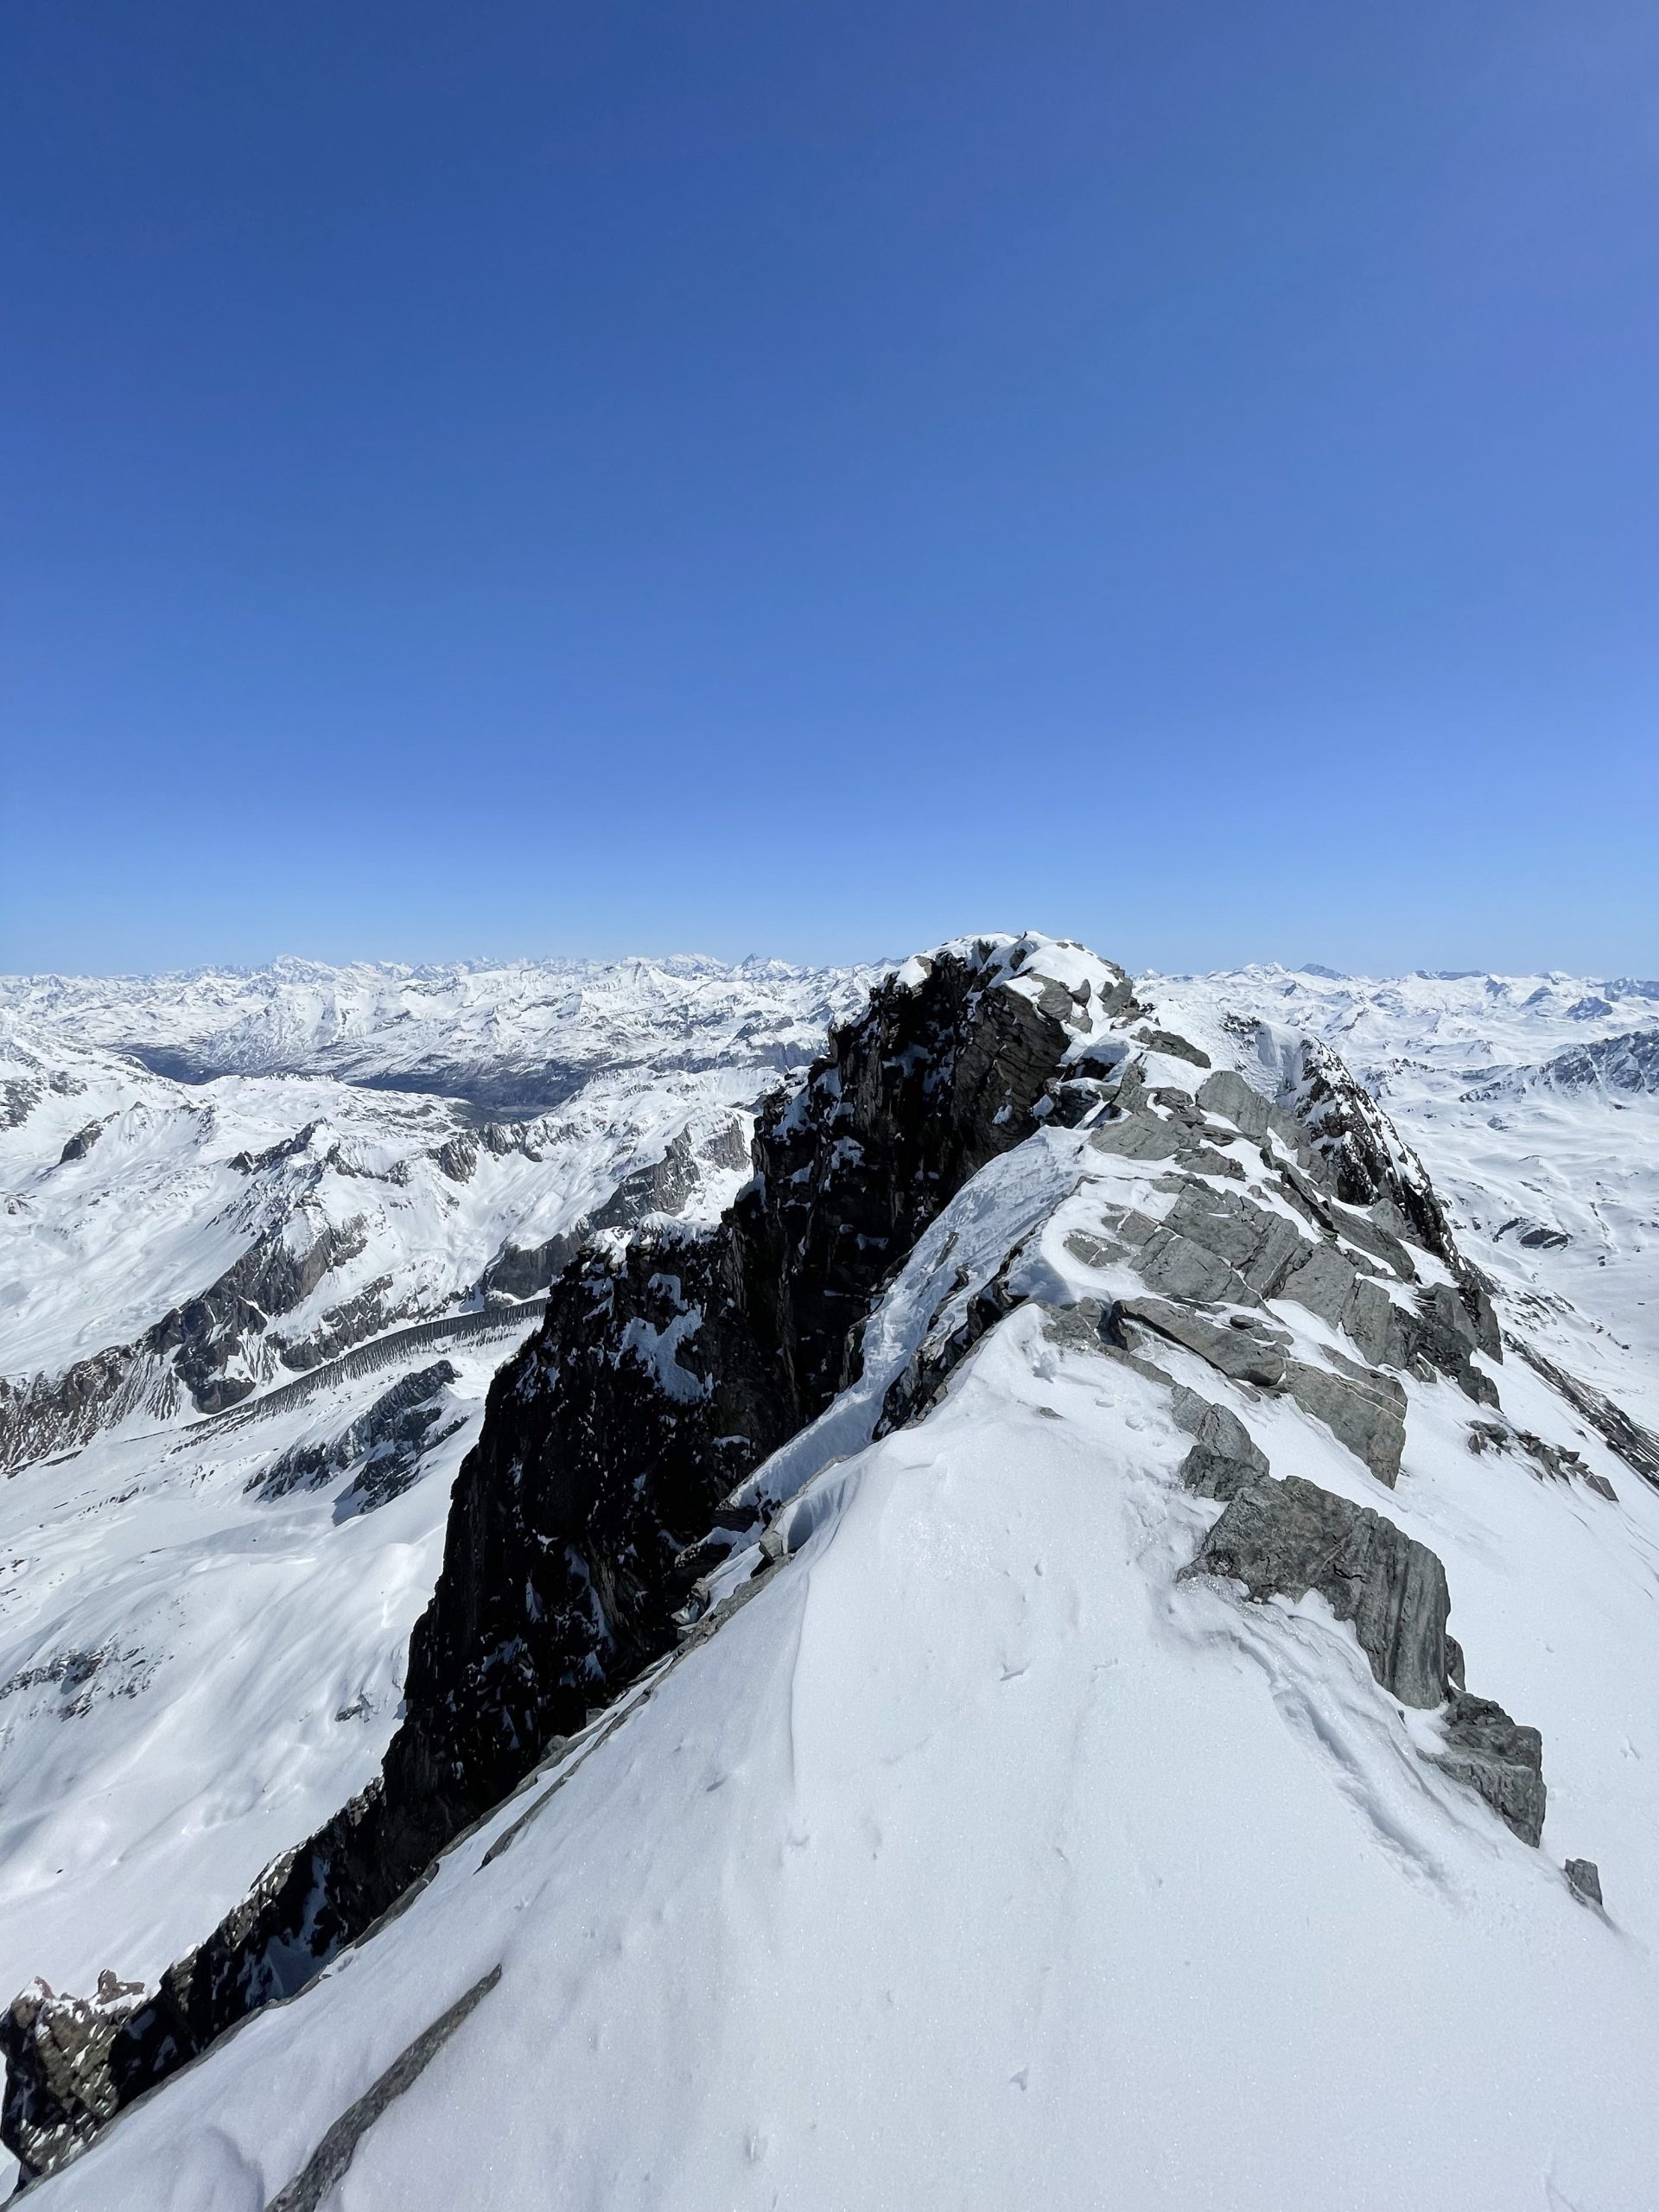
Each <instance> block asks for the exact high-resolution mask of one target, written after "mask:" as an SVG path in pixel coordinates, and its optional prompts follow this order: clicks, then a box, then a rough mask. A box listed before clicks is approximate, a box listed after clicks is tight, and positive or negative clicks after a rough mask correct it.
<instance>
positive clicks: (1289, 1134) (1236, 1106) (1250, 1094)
mask: <svg viewBox="0 0 1659 2212" xmlns="http://www.w3.org/2000/svg"><path fill="white" fill-rule="evenodd" d="M1198 1104H1199V1105H1200V1106H1202V1107H1203V1109H1205V1113H1207V1114H1222V1115H1224V1116H1226V1118H1227V1120H1228V1121H1230V1122H1231V1123H1232V1124H1233V1127H1234V1128H1236V1129H1241V1130H1242V1131H1243V1134H1244V1135H1246V1136H1247V1137H1254V1138H1255V1140H1256V1141H1257V1142H1258V1143H1260V1142H1261V1141H1262V1139H1263V1138H1265V1137H1267V1136H1269V1135H1272V1136H1276V1137H1277V1138H1278V1139H1279V1141H1280V1142H1281V1144H1284V1145H1287V1146H1288V1147H1289V1148H1290V1151H1291V1153H1292V1154H1293V1155H1294V1154H1297V1153H1299V1152H1300V1151H1301V1150H1302V1149H1303V1147H1305V1145H1306V1131H1305V1130H1303V1129H1302V1128H1300V1125H1299V1124H1298V1122H1296V1120H1295V1118H1294V1116H1292V1115H1289V1114H1287V1113H1286V1112H1285V1111H1284V1109H1282V1107H1279V1106H1275V1105H1274V1104H1272V1103H1270V1102H1269V1101H1268V1099H1265V1098H1264V1097H1263V1096H1262V1094H1261V1092H1260V1091H1259V1090H1255V1089H1253V1088H1252V1087H1251V1085H1250V1084H1248V1083H1246V1081H1245V1080H1244V1078H1243V1076H1242V1075H1240V1074H1238V1073H1237V1072H1236V1071H1235V1070H1234V1069H1232V1068H1217V1070H1216V1071H1215V1073H1214V1074H1213V1075H1210V1076H1206V1077H1205V1079H1204V1081H1203V1082H1202V1083H1201V1084H1199V1085H1198Z"/></svg>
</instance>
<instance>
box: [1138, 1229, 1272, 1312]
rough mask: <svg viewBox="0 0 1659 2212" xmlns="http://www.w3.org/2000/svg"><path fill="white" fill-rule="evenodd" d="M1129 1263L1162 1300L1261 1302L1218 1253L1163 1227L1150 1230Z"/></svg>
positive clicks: (1210, 1302)
mask: <svg viewBox="0 0 1659 2212" xmlns="http://www.w3.org/2000/svg"><path fill="white" fill-rule="evenodd" d="M1132 1264H1133V1265H1134V1268H1135V1272H1136V1274H1138V1275H1139V1276H1140V1277H1141V1281H1142V1282H1144V1283H1145V1284H1146V1286H1147V1288H1148V1289H1149V1290H1155V1291H1158V1292H1160V1294H1162V1295H1163V1296H1164V1297H1166V1298H1183V1299H1186V1300H1190V1301H1192V1303H1194V1304H1196V1305H1217V1304H1219V1305H1227V1306H1256V1305H1259V1304H1260V1303H1261V1301H1260V1300H1259V1299H1258V1298H1257V1296H1256V1294H1255V1292H1254V1291H1253V1290H1252V1289H1251V1288H1250V1286H1249V1283H1247V1282H1246V1281H1245V1280H1244V1278H1243V1275H1241V1274H1238V1273H1236V1270H1235V1269H1234V1268H1230V1266H1229V1265H1228V1263H1227V1262H1226V1261H1225V1260H1224V1259H1222V1258H1221V1257H1220V1255H1218V1254H1217V1253H1215V1252H1212V1251H1210V1250H1208V1249H1206V1248H1205V1246H1204V1245H1202V1244H1200V1243H1197V1242H1195V1241H1194V1239H1193V1238H1192V1237H1190V1236H1182V1235H1181V1234H1180V1233H1179V1230H1173V1229H1172V1228H1170V1227H1169V1226H1168V1225H1167V1224H1165V1225H1164V1226H1162V1227H1160V1228H1159V1229H1156V1230H1154V1232H1153V1234H1152V1235H1151V1236H1149V1237H1148V1238H1147V1242H1146V1243H1144V1244H1143V1245H1142V1246H1141V1249H1140V1252H1139V1253H1138V1255H1136V1257H1135V1260H1134V1262H1133V1263H1132Z"/></svg>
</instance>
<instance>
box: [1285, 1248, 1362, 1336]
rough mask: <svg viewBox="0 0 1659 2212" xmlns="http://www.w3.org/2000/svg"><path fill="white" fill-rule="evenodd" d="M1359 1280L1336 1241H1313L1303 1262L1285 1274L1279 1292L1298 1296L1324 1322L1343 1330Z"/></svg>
mask: <svg viewBox="0 0 1659 2212" xmlns="http://www.w3.org/2000/svg"><path fill="white" fill-rule="evenodd" d="M1358 1282H1359V1276H1358V1274H1357V1271H1356V1270H1355V1269H1354V1268H1352V1267H1351V1266H1350V1265H1349V1263H1348V1262H1347V1261H1346V1260H1344V1258H1343V1256H1342V1254H1341V1253H1340V1252H1338V1249H1337V1248H1336V1246H1335V1245H1334V1244H1310V1245H1309V1246H1308V1247H1307V1248H1306V1252H1305V1254H1304V1255H1303V1257H1302V1260H1301V1262H1300V1265H1299V1266H1297V1267H1296V1268H1294V1269H1293V1270H1292V1272H1291V1273H1290V1274H1287V1276H1286V1277H1285V1280H1284V1281H1283V1283H1282V1284H1281V1287H1280V1292H1279V1295H1280V1296H1281V1298H1291V1299H1294V1300H1295V1301H1296V1303H1297V1305H1299V1306H1306V1308H1307V1310H1308V1312H1309V1313H1317V1314H1318V1316H1319V1319H1320V1320H1321V1321H1324V1322H1326V1323H1328V1324H1329V1325H1330V1326H1331V1327H1332V1328H1333V1329H1339V1328H1340V1327H1341V1326H1342V1321H1343V1316H1344V1313H1346V1312H1347V1310H1348V1304H1349V1300H1351V1298H1352V1297H1353V1294H1354V1292H1355V1289H1356V1287H1357V1285H1358Z"/></svg>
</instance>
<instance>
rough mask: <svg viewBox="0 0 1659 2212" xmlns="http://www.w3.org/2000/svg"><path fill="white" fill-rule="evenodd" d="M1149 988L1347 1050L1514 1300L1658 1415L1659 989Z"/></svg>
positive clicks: (1265, 983) (1306, 981) (1505, 984)
mask: <svg viewBox="0 0 1659 2212" xmlns="http://www.w3.org/2000/svg"><path fill="white" fill-rule="evenodd" d="M1141 995H1142V996H1143V997H1144V998H1146V999H1147V1001H1148V1002H1149V1003H1151V1004H1153V1005H1155V1006H1156V1007H1160V1008H1161V1009H1163V1010H1164V1013H1165V1014H1166V1018H1167V1019H1168V1020H1170V1021H1171V1022H1172V1023H1173V1025H1174V1026H1175V1027H1179V1026H1180V1023H1181V1020H1182V1019H1183V1017H1184V1015H1185V1014H1186V1013H1187V1012H1188V1011H1189V1010H1192V1009H1196V1008H1198V1007H1203V1008H1205V1010H1206V1012H1207V1014H1209V1015H1210V1016H1211V1017H1218V1016H1220V1015H1221V1014H1224V1013H1230V1014H1233V1015H1235V1016H1242V1017H1246V1018H1253V1019H1259V1020H1264V1021H1266V1022H1267V1023H1268V1024H1269V1025H1270V1026H1271V1027H1273V1028H1274V1029H1275V1030H1277V1031H1280V1032H1289V1033H1306V1034H1308V1035H1312V1036H1315V1037H1319V1038H1320V1039H1323V1040H1324V1041H1325V1043H1326V1044H1327V1045H1329V1046H1332V1048H1333V1050H1335V1051H1336V1052H1338V1053H1340V1054H1341V1056H1342V1058H1344V1060H1345V1061H1346V1063H1347V1064H1348V1065H1349V1066H1350V1067H1351V1069H1352V1071H1353V1072H1354V1074H1355V1075H1356V1076H1357V1078H1358V1079H1359V1081H1360V1082H1361V1083H1363V1084H1364V1085H1365V1087H1366V1089H1367V1090H1370V1093H1371V1095H1372V1096H1374V1097H1376V1099H1378V1100H1379V1101H1380V1102H1381V1103H1382V1104H1383V1106H1384V1107H1385V1108H1386V1109H1387V1110H1388V1112H1389V1116H1391V1117H1392V1119H1393V1120H1394V1122H1395V1124H1396V1125H1397V1126H1398V1127H1399V1128H1401V1129H1402V1131H1403V1132H1404V1133H1405V1134H1406V1135H1408V1137H1409V1138H1410V1140H1411V1141H1412V1143H1413V1144H1414V1145H1415V1146H1416V1147H1417V1148H1418V1150H1419V1151H1420V1152H1421V1154H1422V1156H1423V1158H1424V1160H1426V1161H1427V1165H1428V1167H1429V1169H1430V1171H1431V1173H1433V1178H1434V1182H1435V1186H1436V1188H1437V1189H1438V1190H1439V1192H1440V1195H1441V1197H1442V1198H1444V1199H1445V1201H1446V1205H1447V1207H1448V1209H1449V1211H1450V1212H1451V1215H1452V1219H1453V1221H1454V1222H1455V1224H1456V1225H1457V1229H1458V1233H1459V1237H1460V1238H1461V1239H1462V1241H1463V1243H1464V1245H1465V1249H1467V1250H1468V1252H1469V1254H1470V1255H1471V1258H1473V1259H1475V1260H1476V1261H1477V1262H1478V1263H1479V1265H1480V1266H1481V1267H1482V1268H1484V1269H1485V1270H1486V1271H1487V1273H1488V1274H1491V1276H1492V1278H1493V1279H1494V1281H1497V1282H1498V1283H1501V1284H1502V1285H1503V1287H1504V1289H1505V1290H1506V1291H1507V1292H1508V1293H1509V1297H1510V1306H1511V1307H1512V1309H1513V1311H1514V1312H1515V1313H1516V1314H1523V1315H1524V1316H1525V1317H1526V1319H1527V1321H1528V1323H1529V1326H1530V1327H1531V1328H1532V1330H1533V1331H1534V1332H1535V1334H1536V1335H1537V1337H1538V1338H1539V1340H1540V1341H1541V1343H1543V1344H1545V1346H1546V1347H1547V1348H1548V1349H1550V1350H1551V1351H1553V1352H1554V1356H1555V1357H1557V1358H1559V1359H1560V1360H1561V1361H1563V1362H1564V1363H1566V1364H1567V1366H1568V1367H1570V1368H1574V1369H1576V1370H1579V1371H1580V1372H1583V1373H1586V1374H1587V1375H1588V1376H1590V1377H1591V1378H1592V1380H1593V1379H1597V1378H1599V1379H1601V1380H1602V1381H1603V1382H1604V1383H1605V1384H1606V1386H1607V1387H1608V1388H1610V1389H1613V1388H1615V1385H1617V1389H1618V1391H1622V1393H1623V1394H1624V1396H1625V1397H1627V1398H1629V1399H1630V1400H1632V1401H1633V1402H1634V1409H1635V1410H1637V1411H1638V1412H1640V1413H1642V1414H1643V1417H1644V1418H1645V1419H1646V1420H1647V1421H1648V1422H1649V1424H1650V1425H1652V1424H1655V1423H1659V981H1652V982H1649V981H1644V980H1641V979H1634V980H1633V979H1630V978H1624V979H1621V980H1618V981H1615V982H1607V981H1601V982H1597V981H1595V980H1592V979H1591V978H1587V977H1582V976H1564V975H1560V974H1551V975H1547V976H1488V975H1458V976H1449V975H1448V976H1432V975H1415V976H1390V977H1384V978H1382V979H1375V978H1370V977H1366V976H1339V975H1336V974H1333V973H1331V972H1329V971H1326V970H1321V969H1284V968H1276V967H1255V968H1241V969H1231V970H1228V971H1226V972H1224V973H1221V974H1217V975H1213V976H1148V977H1146V978H1143V979H1142V983H1141ZM1631 1355H1634V1357H1631Z"/></svg>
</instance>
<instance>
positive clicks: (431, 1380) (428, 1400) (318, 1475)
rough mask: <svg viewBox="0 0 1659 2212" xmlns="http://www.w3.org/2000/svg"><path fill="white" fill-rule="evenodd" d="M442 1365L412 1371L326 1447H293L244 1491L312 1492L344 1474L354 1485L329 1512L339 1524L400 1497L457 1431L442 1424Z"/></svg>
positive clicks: (450, 1375)
mask: <svg viewBox="0 0 1659 2212" xmlns="http://www.w3.org/2000/svg"><path fill="white" fill-rule="evenodd" d="M455 1375H456V1370H454V1367H452V1366H451V1365H450V1363H449V1362H448V1360H447V1359H439V1360H435V1361H434V1362H433V1363H432V1364H431V1366H430V1367H423V1368H417V1369H416V1370H415V1371H414V1372H413V1373H411V1374H409V1375H405V1376H402V1377H400V1379H399V1380H398V1381H397V1382H396V1383H393V1384H392V1386H391V1389H389V1390H386V1391H385V1392H383V1393H382V1395H380V1396H379V1397H378V1398H377V1399H376V1400H375V1402H374V1403H373V1404H372V1406H370V1407H369V1408H368V1409H367V1411H366V1412H365V1413H362V1414H359V1416H358V1418H357V1419H356V1420H355V1421H353V1422H352V1424H351V1425H350V1427H347V1428H346V1429H343V1430H342V1431H341V1432H340V1434H339V1435H338V1436H335V1437H331V1438H330V1439H329V1440H328V1441H327V1443H325V1444H303V1445H301V1444H296V1445H291V1446H289V1449H288V1450H287V1451H286V1452H281V1453H279V1454H278V1455H277V1458H276V1459H273V1460H272V1461H271V1463H270V1466H269V1467H267V1468H265V1469H264V1471H262V1472H261V1473H259V1474H257V1475H256V1476H254V1478H253V1479H252V1480H251V1482H250V1483H249V1484H248V1485H247V1487H248V1488H249V1489H250V1490H257V1491H258V1493H259V1495H260V1496H261V1497H267V1498H277V1497H286V1496H287V1494H288V1493H289V1491H295V1490H317V1489H320V1488H321V1486H322V1485H323V1484H325V1483H330V1482H333V1481H334V1479H335V1478H336V1477H337V1476H340V1475H342V1474H344V1473H345V1472H346V1470H347V1469H348V1468H355V1469H356V1471H357V1476H356V1480H355V1481H354V1482H353V1484H352V1485H351V1487H350V1489H349V1490H347V1491H346V1493H345V1495H344V1496H343V1497H341V1498H340V1502H339V1504H338V1506H337V1507H336V1509H335V1514H334V1517H335V1519H336V1520H338V1521H345V1520H349V1519H351V1518H352V1517H353V1516H354V1515H356V1514H359V1513H367V1512H371V1511H372V1510H373V1509H374V1508H375V1507H376V1506H378V1505H385V1504H387V1503H389V1502H390V1501H391V1499H392V1498H394V1497H401V1496H402V1494H403V1492H404V1491H406V1490H407V1489H408V1488H409V1486H410V1484H411V1483H412V1482H413V1481H414V1480H415V1478H416V1476H417V1475H418V1474H419V1472H420V1467H421V1461H422V1460H423V1459H424V1458H425V1456H426V1454H427V1453H428V1452H430V1451H431V1450H433V1449H434V1447H435V1446H437V1445H439V1444H441V1443H442V1441H443V1440H444V1439H445V1437H447V1436H453V1435H454V1432H455V1430H456V1429H457V1428H459V1427H460V1426H461V1422H460V1421H459V1419H454V1420H451V1421H444V1419H443V1393H444V1391H445V1390H446V1389H447V1388H448V1385H449V1384H450V1383H453V1382H454V1380H455Z"/></svg>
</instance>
